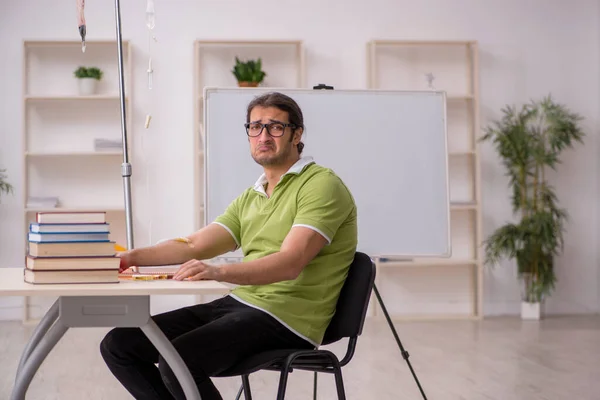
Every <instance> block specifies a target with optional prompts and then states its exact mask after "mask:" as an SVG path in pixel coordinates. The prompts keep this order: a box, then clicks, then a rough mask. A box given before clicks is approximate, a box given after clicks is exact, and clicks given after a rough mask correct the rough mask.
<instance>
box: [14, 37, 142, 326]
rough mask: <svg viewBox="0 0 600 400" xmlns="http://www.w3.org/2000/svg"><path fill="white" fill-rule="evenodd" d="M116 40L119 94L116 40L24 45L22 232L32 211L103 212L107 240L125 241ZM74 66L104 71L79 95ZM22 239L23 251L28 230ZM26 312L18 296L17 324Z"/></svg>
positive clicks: (126, 51) (127, 78)
mask: <svg viewBox="0 0 600 400" xmlns="http://www.w3.org/2000/svg"><path fill="white" fill-rule="evenodd" d="M122 44H123V46H122V56H123V58H122V60H123V74H124V76H123V78H124V84H125V87H124V96H125V97H124V98H123V99H121V95H120V91H119V90H118V88H119V84H120V74H119V72H120V71H119V68H118V65H117V63H118V59H119V54H118V47H119V43H118V42H117V41H116V40H87V41H86V50H85V53H83V52H82V50H81V41H80V40H29V41H24V42H23V47H22V50H23V59H22V63H21V66H22V100H21V101H22V105H23V125H22V126H23V128H22V133H21V135H22V139H23V141H22V143H23V147H22V151H21V157H22V163H23V175H22V177H23V178H22V181H21V185H20V190H21V198H22V199H23V209H24V212H23V223H24V229H25V232H27V231H28V230H29V224H30V223H31V222H33V221H34V220H35V214H36V213H38V212H82V211H88V212H89V211H105V212H107V217H108V220H109V221H110V224H111V230H110V236H109V237H110V238H111V240H114V241H115V242H117V243H119V244H121V245H123V244H124V243H126V222H127V221H126V215H125V204H124V203H125V202H124V197H123V196H124V195H123V177H122V175H121V172H122V171H121V168H122V167H121V161H120V158H122V156H123V148H122V146H120V145H121V144H122V143H121V142H122V138H121V136H122V126H121V123H122V115H121V105H122V104H123V103H124V106H125V113H126V116H127V117H128V118H127V129H129V130H131V121H132V118H131V108H132V107H131V106H132V101H131V100H132V99H131V81H132V80H133V79H132V63H131V56H132V52H131V49H130V46H129V41H128V40H125V39H123V41H122ZM80 66H86V67H97V68H100V69H101V70H102V72H103V76H102V79H101V80H100V81H97V82H95V83H96V88H95V91H94V92H91V93H94V94H92V95H80V93H86V92H80V87H79V84H80V81H79V80H78V78H76V77H75V76H74V71H76V70H77V68H78V67H80ZM121 100H123V103H121ZM96 140H107V141H111V142H112V141H114V143H115V144H117V145H119V147H116V146H115V147H109V148H106V149H100V150H96ZM101 144H102V143H100V145H101ZM128 147H129V146H128ZM34 197H40V198H44V197H47V198H58V203H57V204H56V206H54V205H55V203H54V202H51V201H48V202H42V201H37V202H35V201H33V200H34V199H33V198H34ZM28 200H31V201H30V202H28ZM36 205H37V206H36ZM23 241H24V244H25V246H24V248H25V253H24V254H26V252H27V247H28V243H27V235H24V237H23ZM15 251H16V252H17V253H19V252H21V250H20V249H15ZM22 255H23V254H21V256H22ZM12 257H15V255H13V256H12ZM32 310H33V308H32V304H31V303H30V301H29V298H28V297H25V303H24V307H23V322H25V323H27V322H29V321H30V313H31V311H32Z"/></svg>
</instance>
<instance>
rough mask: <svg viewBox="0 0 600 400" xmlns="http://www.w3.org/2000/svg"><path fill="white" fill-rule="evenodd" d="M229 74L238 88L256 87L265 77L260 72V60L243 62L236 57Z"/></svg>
mask: <svg viewBox="0 0 600 400" xmlns="http://www.w3.org/2000/svg"><path fill="white" fill-rule="evenodd" d="M231 72H232V73H233V75H234V76H235V78H236V79H237V82H238V86H240V87H257V86H258V85H259V84H260V83H261V82H262V81H263V80H264V79H265V77H266V76H267V74H266V73H265V72H264V71H263V70H262V60H261V59H260V58H258V60H248V61H246V62H243V61H240V59H239V58H238V57H236V58H235V66H234V67H233V70H232V71H231Z"/></svg>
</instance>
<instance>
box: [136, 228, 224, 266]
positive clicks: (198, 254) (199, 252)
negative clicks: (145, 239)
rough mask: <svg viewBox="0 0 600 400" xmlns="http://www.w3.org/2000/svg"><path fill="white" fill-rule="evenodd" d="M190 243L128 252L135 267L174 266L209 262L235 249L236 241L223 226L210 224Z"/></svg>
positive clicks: (174, 243)
mask: <svg viewBox="0 0 600 400" xmlns="http://www.w3.org/2000/svg"><path fill="white" fill-rule="evenodd" d="M187 239H188V240H189V241H190V242H189V243H183V242H179V241H177V240H173V239H172V240H168V241H166V242H162V243H159V244H157V245H154V246H150V247H143V248H139V249H133V250H131V251H130V252H128V253H129V254H128V257H129V261H130V264H131V265H133V266H145V265H148V266H151V265H174V264H183V263H185V262H187V261H189V260H192V259H197V260H207V259H210V258H213V257H216V256H218V255H221V254H223V253H225V252H227V251H230V250H233V249H234V248H235V241H234V239H233V238H232V237H231V235H230V234H229V232H228V231H227V230H225V229H224V228H223V227H222V226H220V225H217V224H209V225H207V226H205V227H204V228H202V229H200V230H199V231H198V232H195V233H193V234H192V235H190V236H189V237H188V238H187Z"/></svg>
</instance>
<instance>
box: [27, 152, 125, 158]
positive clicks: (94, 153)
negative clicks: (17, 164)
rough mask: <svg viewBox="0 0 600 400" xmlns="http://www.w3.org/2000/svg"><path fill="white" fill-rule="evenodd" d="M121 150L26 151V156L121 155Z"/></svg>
mask: <svg viewBox="0 0 600 400" xmlns="http://www.w3.org/2000/svg"><path fill="white" fill-rule="evenodd" d="M122 155H123V152H122V151H81V152H74V151H73V152H52V153H51V152H27V153H25V156H26V157H88V156H91V157H98V156H122Z"/></svg>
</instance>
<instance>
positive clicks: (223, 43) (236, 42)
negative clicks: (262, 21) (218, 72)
mask: <svg viewBox="0 0 600 400" xmlns="http://www.w3.org/2000/svg"><path fill="white" fill-rule="evenodd" d="M196 43H197V44H198V45H202V46H238V45H242V46H248V45H255V46H270V45H278V46H281V45H294V46H297V45H300V44H302V40H228V39H223V40H196Z"/></svg>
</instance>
